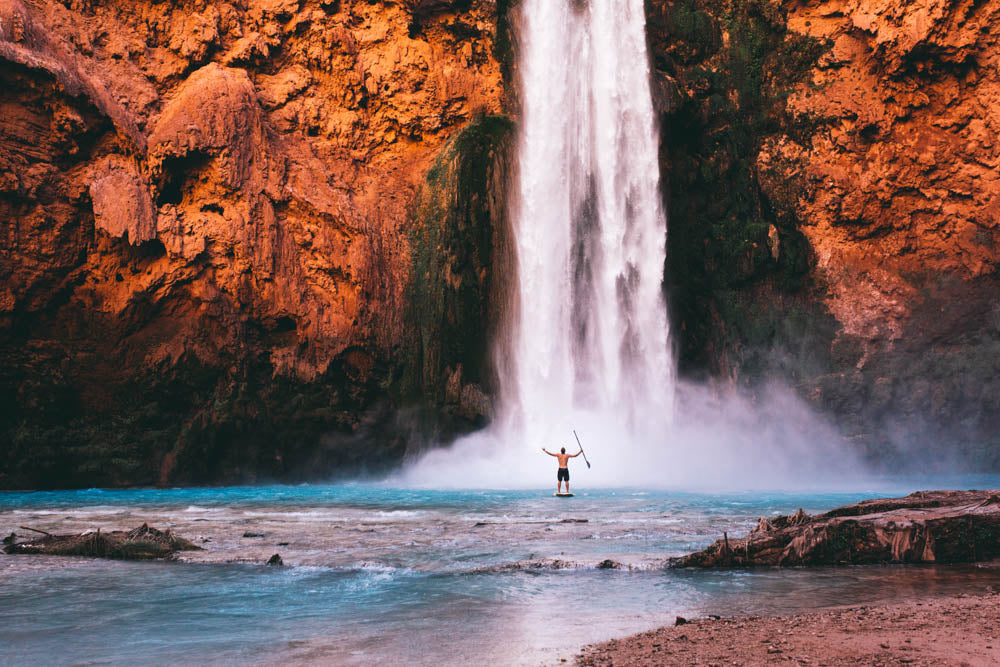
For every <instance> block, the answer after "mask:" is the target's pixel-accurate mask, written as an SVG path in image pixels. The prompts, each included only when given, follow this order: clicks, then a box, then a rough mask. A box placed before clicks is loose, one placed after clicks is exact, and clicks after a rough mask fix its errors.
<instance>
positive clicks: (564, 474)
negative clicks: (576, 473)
mask: <svg viewBox="0 0 1000 667" xmlns="http://www.w3.org/2000/svg"><path fill="white" fill-rule="evenodd" d="M556 481H557V482H568V481H569V468H559V470H558V471H557V472H556Z"/></svg>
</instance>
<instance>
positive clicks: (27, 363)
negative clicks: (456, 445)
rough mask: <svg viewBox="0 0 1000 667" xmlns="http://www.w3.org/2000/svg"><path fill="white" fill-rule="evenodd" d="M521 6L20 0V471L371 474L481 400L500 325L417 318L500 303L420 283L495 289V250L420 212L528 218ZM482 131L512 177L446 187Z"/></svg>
mask: <svg viewBox="0 0 1000 667" xmlns="http://www.w3.org/2000/svg"><path fill="white" fill-rule="evenodd" d="M504 11H505V9H504V7H501V8H500V9H499V10H498V8H497V6H496V4H495V3H494V2H489V1H486V0H471V1H469V0H467V1H463V2H444V1H440V0H437V1H435V0H408V1H401V2H388V1H387V2H369V1H367V0H342V1H338V0H247V1H242V2H241V1H239V0H236V1H233V2H215V1H212V0H195V1H193V2H181V3H160V2H144V1H140V2H120V1H114V0H112V1H110V2H96V1H95V2H89V1H83V0H66V1H65V2H56V1H43V2H32V3H28V2H21V1H20V0H2V2H0V57H2V60H0V63H2V66H0V119H2V120H0V220H2V221H3V226H2V232H0V233H2V239H0V277H2V278H0V280H2V284H0V391H2V395H0V438H2V439H3V442H4V446H3V448H2V451H0V487H20V488H23V487H43V486H65V485H87V486H89V485H118V484H168V483H192V482H233V481H254V480H264V479H284V478H289V477H297V476H303V475H312V476H316V475H323V474H330V475H335V474H337V473H347V474H353V473H357V472H358V471H359V470H365V469H368V470H373V469H379V468H384V467H387V466H392V465H394V464H398V462H399V461H400V460H401V458H402V457H403V456H405V454H406V452H407V449H408V448H409V449H412V448H413V447H415V446H417V443H418V442H419V440H418V439H415V438H414V437H413V431H418V432H421V433H424V434H428V433H429V434H443V435H444V436H447V435H448V434H449V433H450V432H454V431H457V430H463V429H465V430H467V429H469V428H472V427H473V426H475V425H476V424H478V423H482V421H483V420H484V419H486V418H487V417H488V414H489V410H490V406H489V397H488V396H487V395H486V394H485V393H484V392H485V391H487V390H488V388H484V386H485V384H486V382H487V378H486V377H485V376H486V373H485V371H484V370H483V369H482V368H481V367H480V366H477V365H476V362H477V360H478V357H477V354H478V350H472V351H466V350H459V351H453V350H445V351H444V352H443V353H437V354H431V353H428V354H424V352H425V349H427V348H428V345H427V344H425V342H424V341H421V340H420V339H419V337H418V334H417V331H418V329H417V327H415V326H414V325H413V318H414V317H420V316H421V315H422V313H423V312H424V311H426V310H427V309H429V308H438V310H439V312H438V313H437V317H438V320H437V322H435V323H434V324H433V325H430V324H429V325H428V326H432V327H434V328H437V329H439V330H442V331H444V330H447V329H448V327H460V328H462V329H463V330H465V331H468V330H470V329H472V330H475V328H476V327H477V326H478V325H481V326H482V328H484V329H485V328H486V327H487V326H488V320H489V314H488V313H487V312H485V309H484V308H480V309H470V308H465V309H464V310H461V311H460V312H457V313H456V312H455V311H454V308H453V306H452V303H451V301H448V297H449V294H450V292H449V293H448V294H446V293H445V292H447V291H448V290H447V289H439V290H438V293H436V294H435V298H430V297H426V298H424V299H423V300H422V301H421V305H422V307H423V308H424V311H418V310H417V309H415V307H414V305H413V301H414V299H413V289H414V285H415V284H418V285H419V284H420V283H421V282H422V281H430V282H432V283H435V284H437V282H436V281H439V280H444V281H445V282H446V283H448V284H449V285H451V286H452V287H453V288H454V289H455V290H458V289H459V282H460V281H463V280H464V282H462V283H461V286H460V289H461V291H462V294H463V296H462V298H463V299H464V301H463V303H467V302H469V301H470V300H471V301H476V300H478V301H481V302H482V301H486V300H487V296H486V295H487V292H488V286H487V282H488V281H489V279H490V278H489V277H488V276H487V274H488V273H489V262H490V261H491V260H490V257H489V255H488V254H487V256H485V257H483V258H478V257H477V258H475V262H478V263H477V264H475V266H473V259H470V258H467V257H466V256H465V255H462V254H461V253H458V254H456V253H452V254H453V257H451V258H450V260H448V261H447V262H444V263H446V264H448V268H449V270H450V273H449V275H448V276H447V277H445V278H442V277H441V276H439V275H437V274H433V275H427V272H426V267H425V269H424V275H417V272H416V269H415V259H414V256H413V255H414V252H419V253H423V255H425V256H426V255H427V254H428V252H435V251H436V250H437V248H436V247H432V248H430V250H429V251H428V249H427V248H423V247H418V248H417V250H416V251H414V246H413V243H412V240H413V239H414V238H417V237H424V236H427V235H428V234H429V232H427V231H426V230H425V229H424V228H431V227H442V226H447V224H446V223H452V226H455V225H457V224H459V223H461V224H462V225H464V227H463V228H462V229H463V230H464V232H463V233H464V234H466V235H467V236H470V237H471V236H476V237H477V238H480V237H482V236H483V235H484V234H485V236H486V238H490V236H491V234H493V227H492V225H493V220H494V219H496V220H499V221H502V220H504V219H505V218H504V213H503V211H502V210H501V208H502V207H498V206H497V205H496V202H497V201H503V195H502V191H501V192H500V194H499V195H496V194H495V195H493V196H490V194H489V192H488V187H487V186H489V187H494V188H500V184H499V183H498V178H496V177H494V172H499V170H500V167H499V166H498V167H496V168H494V164H493V162H496V163H497V165H503V164H505V163H506V160H507V158H506V156H505V154H504V151H505V150H508V149H507V148H506V147H507V146H508V143H509V142H506V141H505V139H504V137H503V136H501V135H503V134H504V132H505V131H506V129H507V128H508V127H509V125H510V123H509V121H506V120H505V117H503V116H502V115H498V114H503V113H504V109H505V89H506V88H505V86H504V81H503V72H502V71H501V70H502V68H501V64H500V63H501V62H503V59H504V54H505V53H506V54H507V55H508V60H509V52H510V37H509V34H508V30H509V29H508V28H507V27H506V23H505V22H504V21H503V20H499V21H498V12H499V13H501V14H502V13H503V12H504ZM498 25H499V26H500V30H501V34H500V38H499V39H497V30H498ZM498 54H499V57H498ZM508 67H509V65H508ZM483 119H493V120H483ZM483 125H491V126H495V127H498V128H500V129H499V130H496V131H494V132H492V133H487V134H488V137H487V139H479V140H475V141H470V140H468V139H466V140H464V141H463V140H462V139H461V137H462V136H468V135H476V133H477V131H478V130H477V128H480V127H481V126H483ZM470 128H471V129H470ZM491 141H492V142H494V143H495V144H496V148H495V149H491V148H490V146H489V145H487V144H489V143H490V142H491ZM456 145H457V147H456ZM462 151H465V152H470V151H471V152H473V153H475V155H476V157H475V159H471V158H470V159H469V160H467V161H469V162H470V165H469V166H465V167H463V168H464V172H463V174H464V178H466V179H471V181H470V182H472V183H474V185H475V187H476V189H477V190H479V189H480V188H485V189H486V191H483V192H478V191H477V192H476V193H475V194H474V195H470V192H469V187H468V186H466V187H465V189H464V190H462V189H459V188H458V187H457V186H454V184H451V185H453V186H454V187H452V189H451V191H449V192H447V193H444V194H440V193H438V194H437V195H434V194H427V193H426V191H428V190H433V189H434V187H439V188H440V185H439V184H438V183H437V182H436V181H435V179H434V178H430V177H429V176H428V174H429V173H430V172H431V171H432V167H434V165H435V163H436V162H441V161H443V160H451V161H452V162H455V161H456V160H457V161H459V162H462V161H463V160H465V157H464V154H462ZM481 151H485V153H487V154H489V155H491V156H492V157H491V158H490V160H486V159H485V158H483V157H481V156H480V155H479V153H480V152H481ZM445 154H447V156H450V157H448V158H445V157H442V155H445ZM463 164H464V162H463ZM448 169H449V167H448V166H447V165H445V166H443V167H438V168H437V171H436V172H435V174H440V173H441V172H444V171H447V170H448ZM490 179H492V180H490ZM434 196H438V197H439V199H443V200H446V201H445V204H446V206H445V208H448V209H449V210H452V209H453V210H459V209H461V210H462V211H463V215H464V217H462V216H457V215H452V216H451V217H450V218H448V219H447V221H446V220H445V217H446V216H445V214H444V213H442V211H441V210H435V211H433V212H427V211H425V212H424V213H423V214H421V215H417V209H418V208H420V206H421V204H420V202H421V201H425V200H426V201H429V200H430V199H432V198H433V197H434ZM487 207H489V209H488V212H485V213H484V211H486V210H487ZM425 208H426V207H425ZM435 216H437V217H435ZM458 218H461V220H459V219H458ZM477 225H478V226H480V228H476V226H477ZM498 228H499V224H498ZM449 233H451V234H452V235H453V236H454V233H453V232H449ZM497 233H499V232H497ZM417 245H418V246H419V244H417ZM422 261H423V260H422ZM434 268H435V270H439V269H440V268H441V262H439V263H438V264H436V265H435V267H434ZM480 273H482V274H483V275H480ZM435 299H436V300H435ZM445 301H447V303H444V302H445ZM449 318H450V319H449ZM456 318H457V320H460V321H457V320H456ZM476 318H481V319H482V322H480V321H479V320H477V319H476ZM429 321H430V320H428V322H429ZM425 329H426V327H425ZM428 337H430V338H433V337H434V336H433V334H429V335H424V338H425V339H427V338H428ZM443 338H445V339H447V336H443ZM452 338H454V337H452ZM480 383H483V384H480Z"/></svg>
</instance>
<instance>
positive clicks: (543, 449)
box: [542, 447, 558, 456]
mask: <svg viewBox="0 0 1000 667" xmlns="http://www.w3.org/2000/svg"><path fill="white" fill-rule="evenodd" d="M542 451H543V452H545V453H546V454H548V455H549V456H558V454H553V453H552V452H550V451H549V450H547V449H545V448H544V447H542Z"/></svg>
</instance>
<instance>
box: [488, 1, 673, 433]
mask: <svg viewBox="0 0 1000 667" xmlns="http://www.w3.org/2000/svg"><path fill="white" fill-rule="evenodd" d="M521 18H522V24H521V28H522V29H521V32H520V43H521V47H522V51H521V60H520V72H521V77H522V78H521V99H522V103H523V114H522V121H521V126H520V127H521V133H520V139H519V145H518V151H519V153H518V156H519V183H518V186H517V188H516V190H515V192H514V193H513V196H514V197H515V201H514V202H513V204H514V206H513V209H514V211H515V234H516V236H517V252H518V263H519V271H518V280H519V297H520V301H519V303H520V317H519V320H518V322H517V324H516V329H515V332H514V341H513V348H512V349H513V354H514V357H515V358H514V360H513V361H514V363H513V364H512V367H513V369H514V371H513V377H509V378H505V380H506V383H505V385H504V396H503V402H504V404H503V406H502V407H503V410H504V411H505V417H506V419H507V420H508V421H507V423H505V424H504V427H505V428H507V429H511V430H513V431H514V432H520V433H521V434H522V438H523V439H527V440H529V441H531V442H548V443H550V444H553V443H552V438H554V437H556V435H557V434H558V435H559V436H566V435H569V426H570V425H571V423H572V424H583V423H585V422H590V425H591V426H594V422H595V421H596V422H600V423H601V424H602V425H604V426H605V427H606V426H607V425H608V424H616V425H618V428H615V429H612V431H617V432H616V433H615V434H614V437H616V438H617V439H618V440H622V439H624V440H626V441H634V440H635V439H645V438H647V437H649V436H651V435H652V434H653V433H656V432H657V431H659V432H660V433H662V427H663V426H665V422H667V421H669V416H670V412H671V405H672V391H673V390H672V386H673V377H672V375H673V373H672V363H671V358H670V353H669V345H668V324H667V315H666V307H665V304H664V297H663V288H662V282H663V269H664V260H665V244H666V216H665V214H664V210H663V204H662V199H661V193H660V187H659V165H658V160H657V147H658V143H659V138H658V134H657V129H656V122H655V116H654V113H653V104H652V100H651V94H650V88H649V60H648V56H647V53H646V37H645V17H644V14H643V0H590V1H589V2H582V1H580V2H572V1H568V2H554V1H553V0H526V1H525V2H524V4H523V13H522V17H521ZM602 430H604V431H607V429H606V428H604V429H602ZM591 432H592V431H591ZM609 435H611V434H610V433H607V432H605V433H604V434H603V436H604V437H607V436H609ZM559 439H560V440H561V439H562V437H560V438H559Z"/></svg>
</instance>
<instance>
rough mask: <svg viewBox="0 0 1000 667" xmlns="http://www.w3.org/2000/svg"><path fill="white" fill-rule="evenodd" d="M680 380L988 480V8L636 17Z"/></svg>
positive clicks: (899, 457)
mask: <svg viewBox="0 0 1000 667" xmlns="http://www.w3.org/2000/svg"><path fill="white" fill-rule="evenodd" d="M648 11H649V26H650V27H649V33H650V41H651V43H652V45H653V47H654V49H653V50H654V52H655V53H656V56H655V59H654V63H653V64H654V79H655V81H656V82H657V84H658V85H657V89H658V91H659V98H660V102H661V111H662V115H661V121H662V124H663V127H664V144H663V147H662V150H661V155H662V164H663V169H664V171H665V172H666V173H667V174H668V176H669V181H670V190H671V193H670V194H671V196H670V213H671V224H670V237H669V244H670V261H669V262H668V264H669V266H668V273H669V275H670V278H671V293H672V296H673V303H674V304H675V306H676V312H675V317H676V319H677V323H678V326H677V327H676V329H675V330H679V331H680V334H679V335H680V338H681V355H680V357H681V368H682V371H683V372H685V373H686V374H688V375H695V376H702V377H704V376H706V375H708V376H713V377H716V378H725V379H728V380H729V381H731V382H733V383H736V384H738V385H741V386H745V387H749V388H751V390H753V391H759V390H761V389H762V388H763V385H764V384H765V383H766V382H767V381H768V380H769V379H773V378H780V379H781V380H783V381H786V382H790V383H792V384H793V385H794V386H795V387H796V389H797V390H798V392H799V393H800V394H801V395H802V396H804V397H805V398H807V399H808V400H810V401H811V402H812V403H813V404H814V405H816V407H817V408H819V409H820V410H821V411H823V412H825V413H827V414H830V415H831V416H832V417H833V419H834V420H835V421H836V422H837V423H838V424H839V425H840V426H841V427H842V429H843V430H844V432H845V434H846V435H847V436H848V437H850V438H852V439H854V440H855V441H856V442H857V443H858V445H859V447H861V448H862V449H863V450H864V451H865V453H866V454H867V455H868V456H869V457H871V458H873V459H875V460H877V461H881V462H883V463H884V464H886V465H887V466H889V467H890V468H895V467H897V466H899V465H902V464H904V463H905V462H911V463H912V462H914V461H916V462H917V463H918V465H919V466H920V468H921V469H926V466H927V465H937V466H939V467H941V468H943V469H948V468H949V467H950V466H952V465H956V464H964V465H966V466H970V467H973V468H974V469H979V470H996V469H997V466H998V465H1000V439H998V436H997V433H998V428H1000V374H998V371H1000V280H998V262H1000V249H998V246H997V244H998V242H1000V231H998V225H1000V172H998V167H1000V142H998V139H997V136H998V133H1000V106H998V101H1000V100H998V96H1000V48H998V40H1000V3H998V2H995V1H987V2H973V1H972V0H918V1H917V2H900V1H899V0H830V1H827V2H817V1H809V2H806V1H801V0H795V1H791V0H786V1H784V2H767V1H766V0H730V1H727V2H719V3H716V2H701V1H699V0H678V1H676V2H655V1H654V2H650V3H648Z"/></svg>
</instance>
